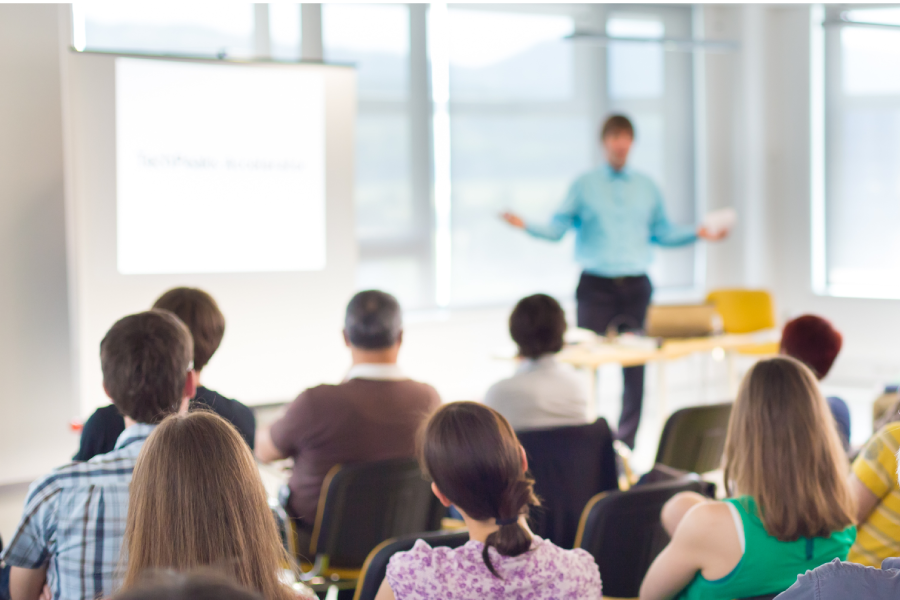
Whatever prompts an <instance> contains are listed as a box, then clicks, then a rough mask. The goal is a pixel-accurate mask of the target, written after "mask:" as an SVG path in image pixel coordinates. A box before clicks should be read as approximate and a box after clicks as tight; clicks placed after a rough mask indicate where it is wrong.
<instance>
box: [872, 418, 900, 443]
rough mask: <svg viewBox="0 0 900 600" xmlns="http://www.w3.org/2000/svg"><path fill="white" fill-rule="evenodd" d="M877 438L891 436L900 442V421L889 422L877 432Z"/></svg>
mask: <svg viewBox="0 0 900 600" xmlns="http://www.w3.org/2000/svg"><path fill="white" fill-rule="evenodd" d="M875 437H877V438H885V437H890V438H892V439H893V440H894V441H895V442H897V443H900V421H893V422H891V423H887V424H886V425H884V426H883V427H882V428H881V429H879V430H878V432H877V433H876V434H875Z"/></svg>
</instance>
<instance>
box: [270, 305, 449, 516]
mask: <svg viewBox="0 0 900 600" xmlns="http://www.w3.org/2000/svg"><path fill="white" fill-rule="evenodd" d="M402 341H403V326H402V319H401V314H400V305H399V304H398V303H397V300H396V299H395V298H394V297H393V296H391V295H390V294H386V293H384V292H379V291H375V290H370V291H365V292H360V293H358V294H356V296H354V297H353V299H352V300H350V304H348V305H347V314H346V318H345V321H344V342H345V343H346V344H347V347H348V348H350V353H351V355H352V358H353V366H352V367H351V368H350V371H349V372H348V373H347V377H346V379H345V380H344V382H343V383H340V384H338V385H320V386H317V387H314V388H310V389H308V390H306V391H305V392H303V393H302V394H300V395H299V396H298V397H297V399H296V400H294V402H293V403H291V405H290V406H289V407H288V409H287V412H286V413H285V415H284V416H283V417H281V418H280V419H279V420H278V421H276V422H275V423H274V424H273V425H272V426H271V428H267V429H266V428H261V429H259V430H258V433H257V436H256V456H257V458H259V460H260V461H262V462H265V463H267V462H271V461H274V460H279V459H283V458H288V457H291V458H293V459H294V468H293V472H292V473H291V478H290V481H289V483H288V487H289V488H290V491H291V494H290V498H289V500H288V509H289V512H290V513H291V516H293V517H295V518H298V519H300V520H301V524H302V525H306V526H307V527H309V528H311V527H312V524H313V522H314V520H315V517H316V508H317V505H318V502H319V492H320V491H321V488H322V482H323V481H324V480H325V475H326V474H327V473H328V471H329V470H330V469H331V468H332V467H333V466H334V465H336V464H347V463H359V462H363V461H378V460H387V459H390V458H401V457H406V456H409V457H411V456H414V455H415V451H416V448H415V445H416V433H417V431H418V429H419V426H420V425H421V424H422V423H423V422H424V421H425V419H426V418H427V417H428V415H429V414H430V413H431V412H432V411H434V410H435V409H436V408H437V407H438V406H439V405H440V403H441V400H440V397H439V396H438V393H437V391H435V389H434V388H433V387H431V386H430V385H428V384H425V383H419V382H417V381H413V380H411V379H409V378H408V377H406V376H404V375H403V373H402V371H401V370H400V368H399V367H398V366H397V354H398V353H399V351H400V344H401V342H402Z"/></svg>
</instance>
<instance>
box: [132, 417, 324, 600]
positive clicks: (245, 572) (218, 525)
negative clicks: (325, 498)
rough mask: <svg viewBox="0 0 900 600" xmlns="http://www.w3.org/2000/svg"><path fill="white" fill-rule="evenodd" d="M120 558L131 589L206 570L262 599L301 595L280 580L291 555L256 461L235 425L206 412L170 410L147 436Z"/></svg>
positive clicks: (291, 599)
mask: <svg viewBox="0 0 900 600" xmlns="http://www.w3.org/2000/svg"><path fill="white" fill-rule="evenodd" d="M210 456H214V457H215V460H210V459H209V457H210ZM122 556H123V557H127V565H126V568H125V581H124V583H123V589H126V590H127V589H129V588H131V587H133V586H135V585H137V584H138V583H139V582H140V580H141V579H142V578H143V577H144V576H146V575H147V574H148V573H153V572H160V571H168V572H171V571H175V572H187V571H191V570H196V569H201V568H203V569H208V570H215V571H219V572H221V574H222V575H224V576H228V577H230V578H232V579H234V580H235V581H237V582H238V583H240V584H241V585H243V586H246V587H247V588H249V589H251V590H254V591H256V592H259V593H260V594H261V595H262V597H263V598H264V599H265V600H296V599H297V598H298V594H297V592H295V591H294V590H292V589H291V588H290V587H288V586H287V585H285V584H284V583H282V582H281V581H280V579H279V573H280V572H281V570H282V569H284V568H286V567H287V565H290V564H291V558H290V557H288V555H287V552H286V551H285V549H284V547H283V546H282V543H281V537H280V536H279V534H278V529H277V528H276V526H275V519H274V517H273V516H272V511H271V509H269V505H268V502H267V500H266V491H265V489H264V488H263V484H262V480H261V479H260V477H259V469H258V468H257V466H256V461H255V460H254V459H253V455H252V454H251V452H250V449H249V448H247V445H246V444H245V443H243V441H242V440H241V437H240V436H239V435H238V432H237V431H236V430H235V428H234V427H233V426H232V425H230V424H229V423H228V422H227V421H226V420H225V419H223V418H222V417H220V416H218V415H216V414H215V413H212V412H209V411H204V410H201V411H198V412H192V413H190V414H187V415H173V416H171V417H169V418H167V419H166V420H164V421H163V422H162V423H160V425H159V427H157V428H156V430H155V431H154V432H153V433H152V434H150V437H149V438H148V439H147V443H146V444H144V448H143V450H141V454H140V456H139V457H138V460H137V464H136V465H135V467H134V477H133V478H132V480H131V500H130V502H129V505H128V524H127V526H126V528H125V546H124V550H123V554H122ZM304 591H306V592H307V593H306V594H305V596H306V597H309V598H312V597H313V596H312V591H311V590H304Z"/></svg>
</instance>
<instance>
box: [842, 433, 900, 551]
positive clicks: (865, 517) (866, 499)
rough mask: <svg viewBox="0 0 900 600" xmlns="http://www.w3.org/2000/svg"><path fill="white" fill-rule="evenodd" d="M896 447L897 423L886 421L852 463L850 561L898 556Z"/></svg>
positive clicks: (899, 446) (899, 503)
mask: <svg viewBox="0 0 900 600" xmlns="http://www.w3.org/2000/svg"><path fill="white" fill-rule="evenodd" d="M898 449H900V422H893V423H888V424H887V425H885V426H883V427H882V428H881V429H880V430H878V431H877V432H876V433H875V435H873V436H872V438H871V439H870V440H869V441H868V442H867V443H866V445H865V446H864V447H863V449H862V450H861V451H860V453H859V456H857V457H856V460H855V461H854V462H853V469H852V472H851V474H850V491H851V492H852V493H853V496H854V497H855V499H856V519H857V523H858V526H859V532H858V533H857V536H856V541H855V542H854V543H853V547H852V548H851V549H850V555H849V556H848V557H847V560H848V561H850V562H854V563H859V564H861V565H868V566H870V567H880V566H881V563H882V562H883V561H884V560H885V559H886V558H890V557H895V556H900V521H898V517H897V515H898V514H900V485H898V484H897V477H896V475H897V450H898ZM898 566H900V565H898Z"/></svg>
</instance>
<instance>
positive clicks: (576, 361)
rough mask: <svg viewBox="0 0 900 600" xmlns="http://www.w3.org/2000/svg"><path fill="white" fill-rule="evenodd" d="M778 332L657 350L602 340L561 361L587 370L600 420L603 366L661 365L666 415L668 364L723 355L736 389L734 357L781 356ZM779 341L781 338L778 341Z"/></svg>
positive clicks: (565, 353)
mask: <svg viewBox="0 0 900 600" xmlns="http://www.w3.org/2000/svg"><path fill="white" fill-rule="evenodd" d="M773 334H774V335H776V336H777V334H776V333H775V332H761V333H752V334H723V335H713V336H707V337H699V338H685V339H668V340H663V341H662V343H661V344H659V345H658V346H657V347H653V348H650V347H636V346H634V345H631V344H623V343H617V342H615V341H611V342H607V341H603V338H598V341H595V342H584V343H581V344H576V345H573V346H568V347H566V348H564V349H563V350H562V352H560V353H559V355H558V357H559V360H560V361H562V362H565V363H569V364H570V365H572V366H574V367H577V368H579V369H584V370H587V371H588V372H589V373H590V380H591V398H594V399H595V401H594V402H592V403H591V410H592V411H593V414H591V415H589V416H590V417H591V418H592V419H593V418H596V416H597V415H596V411H597V406H596V404H597V402H596V392H595V389H594V388H595V386H596V381H597V371H598V370H599V368H600V367H602V366H603V365H609V364H617V365H621V366H623V367H636V366H639V365H646V364H647V363H651V362H658V363H660V366H661V367H662V368H660V370H659V374H660V381H659V394H660V411H661V412H662V413H663V414H666V387H665V385H666V383H665V368H664V366H665V363H666V362H669V361H673V360H678V359H681V358H685V357H687V356H691V355H693V354H698V353H721V354H722V357H723V358H725V357H727V358H728V359H729V360H728V378H729V384H730V386H731V387H732V388H733V389H735V388H736V387H737V386H736V381H735V377H734V365H733V356H734V353H736V352H747V353H749V354H759V355H765V354H771V353H774V352H777V342H773V341H771V340H772V338H773ZM776 339H777V338H776Z"/></svg>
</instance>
